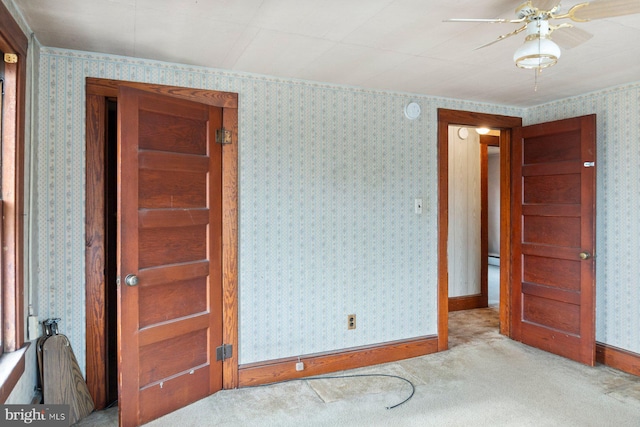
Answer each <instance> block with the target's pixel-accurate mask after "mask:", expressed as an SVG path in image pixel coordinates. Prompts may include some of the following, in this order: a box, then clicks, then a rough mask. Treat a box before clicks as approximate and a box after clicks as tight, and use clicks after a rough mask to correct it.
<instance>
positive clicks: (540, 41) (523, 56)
mask: <svg viewBox="0 0 640 427" xmlns="http://www.w3.org/2000/svg"><path fill="white" fill-rule="evenodd" d="M560 53H561V52H560V47H559V46H558V45H557V44H555V43H554V42H553V41H552V40H549V39H548V38H546V37H535V38H531V39H530V38H527V41H525V42H524V44H523V45H522V46H520V47H519V48H518V49H516V51H515V53H514V54H513V60H514V61H515V63H516V65H517V66H518V67H520V68H526V69H535V68H547V67H551V66H552V65H555V64H556V62H558V58H560Z"/></svg>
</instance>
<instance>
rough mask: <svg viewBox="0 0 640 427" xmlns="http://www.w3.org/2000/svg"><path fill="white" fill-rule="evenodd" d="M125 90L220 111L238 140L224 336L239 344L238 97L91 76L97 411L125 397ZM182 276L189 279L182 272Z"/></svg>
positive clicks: (91, 322) (234, 373)
mask: <svg viewBox="0 0 640 427" xmlns="http://www.w3.org/2000/svg"><path fill="white" fill-rule="evenodd" d="M123 87H128V88H135V89H139V90H142V91H145V92H148V93H156V94H158V95H160V96H163V97H169V98H177V99H183V100H187V101H195V102H196V103H198V104H204V105H209V106H212V107H217V108H220V109H221V111H222V118H221V120H222V126H223V127H224V128H225V129H227V130H229V131H230V134H231V135H232V143H231V144H227V145H225V146H224V149H223V150H222V185H221V197H222V209H221V211H220V213H221V218H222V230H221V233H220V234H221V241H220V243H221V257H220V258H221V263H222V264H221V268H220V269H219V270H220V271H221V273H222V294H221V297H222V310H221V312H220V313H222V316H223V318H221V321H222V325H221V330H222V340H223V342H224V343H225V345H229V346H231V347H232V348H233V347H235V348H236V349H237V344H238V299H237V291H238V290H237V220H238V218H237V215H238V207H237V203H238V201H237V173H238V169H237V168H238V163H237V159H238V151H237V149H238V144H237V135H238V110H237V106H238V103H237V101H238V99H237V98H238V96H237V94H233V93H226V92H217V91H210V90H200V89H184V88H178V87H171V86H162V85H155V84H145V83H135V82H123V81H115V80H106V79H96V78H87V81H86V109H87V111H86V156H85V157H86V186H85V188H86V201H85V205H86V211H85V240H86V245H85V265H86V269H85V281H86V380H87V385H88V387H89V391H90V393H91V396H92V398H93V400H94V402H95V408H96V409H97V410H98V409H103V408H105V407H107V406H109V405H113V404H114V403H116V402H117V399H118V386H119V384H118V378H119V374H118V357H119V355H118V348H117V346H118V344H117V329H118V326H119V325H118V313H117V285H116V282H117V277H116V276H117V273H116V272H117V262H116V261H117V260H116V254H117V252H116V251H117V249H116V244H117V242H116V239H117V231H116V229H117V225H118V223H117V221H118V220H117V198H118V195H117V185H116V184H117V176H116V171H117V147H118V136H117V127H118V126H117V121H118V117H117V102H118V97H119V96H120V92H121V91H122V88H123ZM180 277H182V276H180ZM221 369H222V387H223V388H225V389H229V388H235V387H237V381H238V358H237V351H233V354H232V356H231V357H230V358H228V359H225V361H224V362H223V363H222V368H221Z"/></svg>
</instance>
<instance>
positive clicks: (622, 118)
mask: <svg viewBox="0 0 640 427" xmlns="http://www.w3.org/2000/svg"><path fill="white" fill-rule="evenodd" d="M594 113H595V114H596V115H597V122H596V126H597V159H596V173H597V176H596V180H597V190H596V191H597V195H596V212H597V213H596V215H597V217H596V255H597V256H596V339H597V340H598V341H600V342H604V343H606V344H609V345H612V346H615V347H619V348H623V349H626V350H629V351H632V352H635V353H640V328H639V327H638V325H640V286H639V281H638V280H639V279H638V278H639V277H640V263H638V262H637V260H636V259H635V255H637V254H638V253H640V169H639V167H638V166H639V165H640V82H638V83H635V84H630V85H626V86H622V87H616V88H611V89H608V90H605V91H601V92H596V93H591V94H586V95H583V96H580V97H577V98H571V99H565V100H560V101H557V102H553V103H549V104H545V105H541V106H538V107H534V108H530V109H528V110H527V111H526V113H525V115H524V117H523V120H524V124H525V125H527V124H535V123H542V122H546V121H551V120H559V119H564V118H569V117H576V116H582V115H586V114H594Z"/></svg>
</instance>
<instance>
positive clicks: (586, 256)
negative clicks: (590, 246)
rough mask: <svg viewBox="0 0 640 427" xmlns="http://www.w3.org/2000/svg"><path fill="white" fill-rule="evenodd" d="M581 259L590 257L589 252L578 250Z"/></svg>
mask: <svg viewBox="0 0 640 427" xmlns="http://www.w3.org/2000/svg"><path fill="white" fill-rule="evenodd" d="M580 258H581V259H589V258H591V254H590V253H589V252H580Z"/></svg>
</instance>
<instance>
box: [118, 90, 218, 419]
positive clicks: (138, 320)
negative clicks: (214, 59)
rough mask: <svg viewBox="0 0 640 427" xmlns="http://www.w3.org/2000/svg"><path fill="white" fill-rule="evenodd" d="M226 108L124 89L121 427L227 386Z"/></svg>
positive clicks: (120, 211)
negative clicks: (219, 132) (220, 355)
mask: <svg viewBox="0 0 640 427" xmlns="http://www.w3.org/2000/svg"><path fill="white" fill-rule="evenodd" d="M221 127H222V108H219V107H213V106H209V105H204V104H200V103H197V102H193V101H186V100H181V99H175V98H171V97H167V96H163V95H158V94H154V93H151V92H144V91H140V90H137V89H133V88H129V87H120V93H119V96H118V128H119V144H118V145H119V152H118V217H119V218H118V277H119V285H118V351H119V360H118V375H119V397H120V398H119V409H120V425H121V426H134V425H140V424H143V423H146V422H148V421H150V420H153V419H155V418H158V417H160V416H162V415H164V414H166V413H168V412H171V411H174V410H176V409H178V408H180V407H183V406H185V405H187V404H189V403H191V402H194V401H196V400H198V399H201V398H203V397H205V396H207V395H209V394H211V393H214V392H216V391H217V390H220V389H221V388H222V362H216V348H217V347H218V346H220V345H221V344H222V266H221V262H222V252H221V251H222V196H221V194H222V147H221V146H220V145H218V144H216V143H215V139H214V137H213V135H214V132H215V130H216V129H219V128H221Z"/></svg>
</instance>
